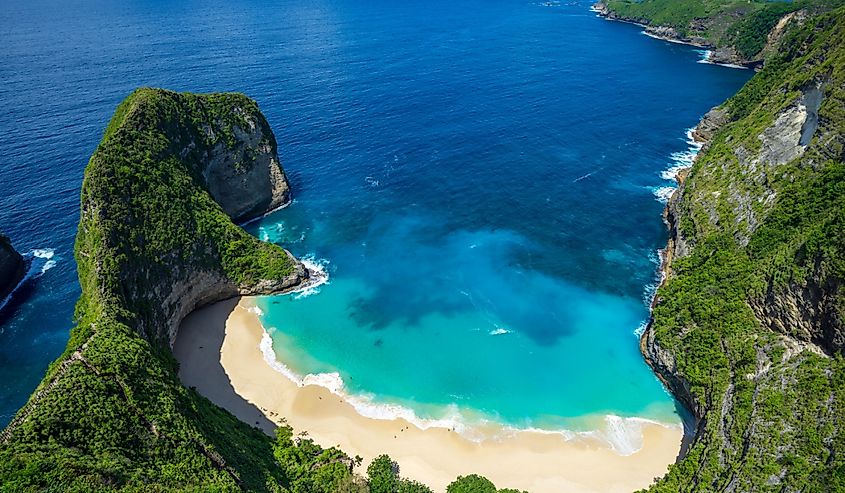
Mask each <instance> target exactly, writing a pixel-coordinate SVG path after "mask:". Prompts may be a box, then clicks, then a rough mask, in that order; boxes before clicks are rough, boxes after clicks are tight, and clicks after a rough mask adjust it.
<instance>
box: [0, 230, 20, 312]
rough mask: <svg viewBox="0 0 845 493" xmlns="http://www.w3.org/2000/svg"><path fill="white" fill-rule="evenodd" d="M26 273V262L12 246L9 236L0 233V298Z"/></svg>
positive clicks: (7, 293) (10, 290)
mask: <svg viewBox="0 0 845 493" xmlns="http://www.w3.org/2000/svg"><path fill="white" fill-rule="evenodd" d="M25 274H26V262H25V261H24V259H23V257H22V256H21V254H20V253H18V252H17V251H16V250H15V249H14V247H13V246H12V242H11V241H9V238H8V237H7V236H6V235H4V234H3V233H0V300H3V299H5V298H6V296H8V295H9V293H11V292H12V290H13V289H15V286H17V285H18V283H19V282H21V279H23V276H24V275H25Z"/></svg>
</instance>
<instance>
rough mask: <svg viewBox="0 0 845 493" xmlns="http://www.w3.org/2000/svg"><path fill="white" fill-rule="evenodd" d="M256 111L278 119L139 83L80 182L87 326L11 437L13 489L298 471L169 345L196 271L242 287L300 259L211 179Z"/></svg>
mask: <svg viewBox="0 0 845 493" xmlns="http://www.w3.org/2000/svg"><path fill="white" fill-rule="evenodd" d="M235 108H238V109H240V110H241V111H240V112H239V113H238V112H235V111H234V110H235ZM244 115H252V117H253V118H255V120H256V121H258V122H259V123H260V124H262V125H266V121H265V120H264V118H263V117H262V116H260V113H259V112H258V108H257V106H256V105H255V103H254V102H253V101H252V100H250V99H248V98H246V97H245V96H242V95H237V94H220V95H207V96H198V95H190V94H176V93H172V92H168V91H161V90H153V89H140V90H138V91H135V92H134V93H133V94H132V95H130V96H129V97H128V98H127V99H126V100H125V101H124V102H123V103H122V104H121V105H120V106H119V107H118V109H117V112H116V113H115V116H114V118H113V119H112V121H111V123H110V124H109V126H108V128H107V130H106V132H105V135H104V137H103V141H102V142H101V143H100V145H99V147H98V148H97V150H96V152H95V153H94V155H93V156H92V157H91V161H90V162H89V164H88V167H87V168H86V172H85V179H84V183H83V187H82V194H81V198H82V200H81V207H82V211H81V218H80V224H79V232H78V235H77V242H76V260H77V264H78V270H79V280H80V284H81V287H82V295H81V297H80V299H79V301H78V303H77V308H76V324H77V325H76V327H75V328H74V329H73V330H72V332H71V337H70V341H69V343H68V346H67V349H66V350H65V352H64V354H63V355H62V356H61V357H60V358H59V359H58V360H57V361H56V362H55V363H53V364H52V365H51V366H50V368H49V369H48V371H47V375H46V376H45V378H44V380H43V381H42V383H41V384H40V385H39V387H38V389H37V390H36V392H35V394H33V396H32V397H31V398H30V401H29V403H28V404H27V405H26V406H25V407H24V408H23V409H21V410H20V411H19V413H18V415H17V416H16V418H15V419H14V420H13V421H12V423H11V424H10V426H9V427H8V428H7V429H6V430H5V432H4V434H3V436H2V437H1V438H2V442H0V484H2V487H0V490H3V491H41V490H49V489H50V488H56V487H57V486H56V485H61V488H60V489H61V490H63V491H100V490H114V489H123V490H126V491H162V490H183V491H227V490H236V489H239V488H241V487H245V488H248V489H256V490H265V489H269V488H270V487H271V486H273V485H285V484H286V483H285V477H284V476H283V474H282V471H281V469H280V468H279V467H278V465H277V464H276V462H275V460H274V456H273V450H272V442H271V441H270V440H269V438H268V437H266V436H265V435H264V434H263V433H261V432H260V431H258V430H257V429H254V428H252V427H250V426H247V425H246V424H244V423H241V422H239V421H238V420H236V419H235V418H234V417H233V416H231V415H230V414H229V413H227V412H225V411H223V410H221V409H219V408H217V407H216V406H214V405H212V404H211V403H210V402H208V401H207V400H206V399H204V398H203V397H201V396H199V395H198V394H197V393H196V392H194V391H192V390H189V389H186V388H184V387H183V386H182V385H181V383H180V382H179V380H178V378H177V376H176V369H177V368H176V362H175V360H174V359H173V357H172V356H171V354H170V350H169V346H168V342H169V336H168V330H169V327H168V316H169V315H170V314H171V313H172V310H175V309H176V307H175V306H169V305H167V303H168V302H167V301H166V296H167V294H168V293H169V291H170V289H171V287H172V286H173V285H175V284H177V283H179V282H182V281H183V278H184V277H185V276H187V275H188V274H189V273H190V272H196V271H198V270H202V271H204V272H208V273H211V274H213V275H215V276H217V277H218V278H219V279H220V282H221V283H224V282H225V280H227V279H228V280H229V281H228V282H229V283H230V284H231V285H232V286H233V287H232V289H235V288H236V287H237V286H249V285H251V284H254V283H256V282H258V281H259V280H262V279H279V278H280V277H283V276H285V275H287V274H289V273H290V272H292V269H293V266H294V264H293V262H292V260H291V258H290V257H289V256H288V255H287V254H286V253H285V252H284V251H283V250H282V249H280V248H278V247H276V246H273V245H269V244H265V243H262V242H259V241H258V240H256V239H254V238H252V237H251V236H249V235H248V234H247V233H246V232H244V231H243V230H241V229H240V228H238V227H237V226H235V225H234V224H232V222H231V220H230V219H229V217H228V216H226V214H225V213H224V212H223V211H222V210H221V208H220V207H219V206H218V205H217V204H216V203H215V202H214V200H213V199H212V197H211V196H210V195H209V193H208V192H207V190H206V189H205V184H204V182H203V179H202V165H203V163H202V162H201V156H202V153H203V152H204V151H206V150H207V149H209V148H210V147H211V146H214V145H216V144H218V143H219V142H221V141H223V142H227V145H231V143H233V140H232V139H233V135H234V134H233V132H232V127H233V126H234V125H242V126H244V128H246V127H245V125H246V123H245V122H244V120H243V118H244ZM208 130H211V131H208ZM186 149H187V150H186ZM169 312H170V313H169Z"/></svg>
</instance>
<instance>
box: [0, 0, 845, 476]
mask: <svg viewBox="0 0 845 493" xmlns="http://www.w3.org/2000/svg"><path fill="white" fill-rule="evenodd" d="M831 5H833V3H828V4H827V7H830V6H831ZM816 7H818V4H816V3H811V1H810V0H806V1H800V2H795V3H793V4H789V5H788V6H787V5H784V4H779V3H771V4H769V3H765V2H759V1H751V2H733V1H723V0H709V1H708V0H699V1H693V0H642V2H637V3H634V2H625V1H622V0H611V1H610V6H609V8H611V9H613V10H614V11H617V12H626V14H625V15H626V16H629V18H636V19H640V20H646V21H648V22H651V23H660V24H663V25H670V26H675V27H677V28H678V29H679V30H682V31H684V32H687V33H691V32H693V31H695V32H697V33H704V34H705V35H707V36H709V37H708V39H719V40H720V41H719V42H720V43H727V42H732V43H736V47H737V49H738V50H739V51H740V52H742V53H744V54H745V53H751V52H752V51H754V50H757V51H759V50H760V48H759V47H760V46H762V45H761V44H760V39H761V36H762V35H763V34H766V33H768V31H770V30H771V26H772V25H774V23H776V22H777V21H778V19H780V18H782V15H783V14H784V13H786V12H788V11H790V9H796V8H802V9H808V10H812V9H813V8H816ZM818 8H821V7H818ZM617 9H618V10H617ZM727 18H732V19H734V21H731V22H722V23H721V24H719V22H721V21H718V22H717V20H718V19H727ZM713 36H724V37H723V38H714V37H713ZM816 89H818V90H820V91H821V92H822V94H823V99H822V102H821V106H820V108H819V111H818V113H819V114H818V116H819V118H818V128H817V129H816V130H815V132H814V134H813V135H812V139H811V140H810V141H809V145H808V146H807V147H806V149H802V150H801V151H802V152H800V153H799V154H798V155H796V156H794V157H792V158H790V159H787V160H785V161H783V162H770V161H766V160H765V159H763V158H761V157H760V156H763V155H764V154H765V153H766V152H770V151H771V147H772V145H771V144H766V145H764V143H763V141H762V140H761V136H764V135H766V132H769V131H771V129H773V128H777V125H780V124H781V123H778V122H780V121H781V119H782V118H781V117H783V116H784V115H787V114H788V113H789V112H791V111H793V110H795V108H797V107H799V106H801V105H805V106H806V105H807V104H808V103H807V101H806V98H808V97H809V96H808V95H812V93H813V91H815V90H816ZM799 102H800V103H801V104H799ZM724 109H725V110H726V111H727V114H728V115H730V119H731V121H730V123H728V124H727V125H726V126H725V127H723V128H722V129H721V130H719V131H718V132H717V133H716V135H715V136H714V138H713V140H712V141H711V143H710V144H709V146H708V147H707V149H706V150H704V151H702V153H701V155H700V157H699V159H697V161H696V163H695V165H694V167H693V169H692V170H691V171H690V174H689V177H688V178H687V180H686V182H685V184H684V187H683V192H682V194H681V197H680V199H679V201H677V203H674V202H673V204H672V207H673V217H674V218H676V224H675V227H676V229H677V232H678V233H679V234H680V235H681V237H682V238H683V239H684V240H685V241H686V242H687V244H688V246H689V252H688V254H687V255H685V256H683V257H678V258H675V259H673V261H672V265H671V268H672V276H671V277H670V278H669V279H668V281H667V282H666V283H665V284H664V285H663V286H661V288H660V289H659V290H658V293H657V298H656V300H657V302H656V305H655V308H654V313H653V322H652V324H651V326H650V328H649V335H650V336H651V337H653V341H652V342H653V347H651V348H650V349H652V350H655V349H656V350H655V351H653V352H652V353H650V354H652V356H654V355H656V357H658V358H660V361H657V362H656V363H657V364H658V367H659V368H660V371H661V374H662V376H663V377H665V378H666V379H667V380H668V381H669V382H670V383H671V384H672V385H673V388H674V390H675V391H677V392H678V393H679V394H680V395H681V396H682V397H684V398H686V399H688V401H689V402H690V403H691V404H692V405H693V407H694V409H695V410H696V412H697V414H698V415H699V418H700V420H699V422H698V430H697V436H696V439H695V440H694V442H693V443H692V444H691V446H690V449H689V451H688V453H687V455H686V456H685V457H684V458H683V459H682V460H681V461H680V462H678V463H677V464H675V465H673V466H671V468H670V470H669V473H668V474H667V475H666V476H665V477H663V478H660V479H658V480H657V481H656V483H655V484H654V485H653V487H652V488H651V491H654V492H667V493H668V492H672V493H675V492H710V491H778V492H780V491H803V492H836V491H845V430H843V429H842V426H843V423H845V357H843V354H845V343H843V342H842V341H843V340H845V327H843V320H845V288H843V279H845V8H840V9H838V10H835V11H833V12H830V13H828V14H825V15H821V16H819V17H817V18H814V19H813V20H810V21H807V22H805V23H804V24H803V25H801V26H796V27H793V28H792V29H791V30H790V32H789V33H788V34H787V35H786V36H785V37H784V38H783V39H782V41H781V42H780V44H779V49H778V50H776V51H775V52H773V53H772V55H771V56H770V58H768V59H767V62H766V66H765V68H764V69H763V70H762V71H761V72H760V73H759V74H757V76H755V77H754V78H753V79H752V80H751V81H750V82H749V83H748V84H747V85H746V86H745V87H744V88H743V89H742V90H741V91H740V92H739V93H738V94H737V95H736V96H734V97H733V98H731V99H730V100H729V101H728V102H727V103H725V105H724ZM247 118H249V119H250V120H249V121H252V122H257V124H258V125H261V126H266V132H264V134H265V135H272V134H271V133H270V132H269V126H267V123H266V121H265V120H264V118H263V116H261V115H260V112H259V111H258V107H257V106H256V104H255V103H254V102H253V101H251V100H250V99H248V98H246V97H245V96H242V95H236V94H217V95H191V94H177V93H172V92H168V91H162V90H154V89H141V90H138V91H136V92H134V93H133V94H132V95H130V96H129V97H128V98H127V99H126V100H125V101H124V102H123V103H122V104H121V105H120V106H119V107H118V108H117V111H116V113H115V116H114V118H113V119H112V121H111V123H110V124H109V126H108V128H107V129H106V131H105V134H104V137H103V141H102V142H101V144H100V146H99V147H98V148H97V150H96V152H95V153H94V155H93V156H92V158H91V161H90V162H89V165H88V168H87V169H86V173H85V180H84V183H83V187H82V194H81V218H80V224H79V231H78V235H77V242H76V252H75V253H76V260H77V264H78V268H79V280H80V284H81V287H82V295H81V297H80V299H79V302H78V304H77V309H76V320H75V322H76V327H74V329H73V330H72V332H71V337H70V341H69V343H68V347H67V349H66V351H65V352H64V354H63V355H62V356H61V357H60V358H59V359H58V360H57V361H56V362H54V363H53V364H52V365H51V366H50V368H49V369H48V371H47V374H46V376H45V378H44V380H43V381H42V383H41V384H40V385H39V387H38V388H37V389H36V392H35V393H34V394H33V395H32V397H31V398H30V400H29V402H28V403H27V405H26V406H25V407H24V408H22V409H21V410H20V411H19V413H18V414H17V416H16V417H15V419H14V420H13V421H12V423H11V424H10V425H9V427H8V428H7V429H6V430H5V431H4V432H3V433H2V434H0V491H3V492H18V491H70V492H97V491H115V490H119V491H125V492H150V491H152V492H157V491H185V492H200V491H201V492H208V491H210V492H223V491H240V490H248V491H270V492H290V493H311V492H315V493H322V492H326V493H328V492H335V491H339V492H350V493H352V492H361V493H365V492H373V493H392V492H395V493H430V490H429V489H428V488H427V487H426V486H424V485H422V484H420V483H417V482H414V481H409V480H407V479H403V478H401V477H400V475H399V466H398V465H397V464H396V463H395V462H393V461H392V460H391V459H390V457H388V456H380V457H379V458H377V459H376V460H375V461H374V462H373V463H372V464H370V466H369V467H368V469H367V478H366V479H365V478H362V477H360V476H358V475H356V474H355V473H354V472H353V469H354V466H356V465H358V464H360V462H361V460H360V459H359V458H350V457H348V456H347V455H346V454H344V453H343V452H342V451H340V450H337V449H335V448H329V449H323V448H321V447H320V446H318V445H316V444H315V443H314V442H313V441H312V440H310V439H308V438H307V437H305V436H298V437H295V436H293V433H292V430H291V428H290V427H288V426H282V427H280V428H279V429H278V430H277V431H276V437H275V440H273V439H271V438H270V437H268V436H266V435H265V434H263V433H262V432H261V431H260V430H258V429H256V428H253V427H251V426H249V425H247V424H245V423H242V422H240V421H238V420H237V419H236V418H235V417H234V416H232V415H231V414H229V413H228V412H226V411H224V410H222V409H220V408H218V407H216V406H214V405H213V404H211V403H210V402H209V401H208V400H206V399H205V398H203V397H202V396H200V395H199V394H197V393H196V392H195V391H193V390H190V389H186V388H185V387H183V386H182V385H181V383H180V382H179V380H178V378H177V363H176V361H175V360H174V359H173V357H172V355H171V354H170V348H169V338H170V329H171V327H170V325H171V323H172V322H173V321H174V316H175V314H176V313H177V312H178V310H179V309H180V308H181V307H180V306H179V304H178V302H177V301H178V300H177V301H174V300H172V299H170V294H171V292H172V291H173V289H174V286H179V285H184V284H185V283H188V282H191V281H193V280H194V279H196V278H197V275H198V274H201V275H202V276H205V277H207V278H209V279H212V280H211V281H208V283H209V285H210V286H215V287H217V288H219V289H221V290H222V291H221V293H222V294H221V293H218V295H219V296H223V295H225V294H226V293H236V292H237V291H238V289H256V287H257V286H259V285H266V284H267V283H272V282H280V281H281V280H282V279H285V278H289V277H290V275H291V274H292V273H294V270H295V267H296V266H295V263H294V261H293V260H292V259H291V257H290V256H289V255H287V253H286V252H284V250H282V249H280V248H278V247H276V246H274V245H270V244H266V243H263V242H260V241H258V240H257V239H255V238H253V237H251V236H249V235H248V234H246V233H245V232H244V231H243V230H241V229H240V228H239V227H237V226H235V225H234V224H233V223H232V221H231V219H230V218H229V217H228V216H227V215H226V213H225V212H224V211H223V210H222V208H221V207H220V206H219V205H218V204H217V203H216V202H215V200H214V198H213V197H212V196H211V194H210V193H209V191H208V189H207V185H206V183H205V181H204V174H203V172H204V169H203V167H204V165H205V163H204V158H203V157H204V156H206V155H207V153H208V151H209V149H212V148H216V147H219V146H223V147H225V148H233V147H234V146H237V145H239V142H238V138H237V135H238V132H236V131H235V128H236V127H239V128H241V129H243V128H246V127H247V126H249V121H247ZM273 145H275V144H274V143H273ZM235 166H236V167H245V166H249V164H248V163H237V164H236V165H235ZM0 241H3V238H2V237H0ZM503 460H507V459H506V458H503ZM447 491H448V493H518V492H516V491H515V490H497V489H496V487H495V486H494V485H493V483H492V482H490V481H489V480H486V479H485V478H482V477H480V476H477V475H469V476H463V477H460V478H458V479H457V480H456V481H455V482H453V483H452V484H451V485H449V487H448V490H447Z"/></svg>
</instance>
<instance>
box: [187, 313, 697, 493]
mask: <svg viewBox="0 0 845 493" xmlns="http://www.w3.org/2000/svg"><path fill="white" fill-rule="evenodd" d="M253 306H254V305H253V304H252V301H251V299H250V298H240V299H238V298H236V299H231V300H227V301H223V302H219V303H215V304H213V305H210V306H208V307H205V308H202V309H200V310H197V311H195V312H194V313H192V314H191V315H190V316H189V317H187V318H186V319H185V320H184V321H183V323H182V327H181V329H180V331H179V333H178V336H177V340H176V344H175V345H174V348H173V352H174V356H175V357H176V359H177V361H179V364H180V371H179V377H180V379H181V380H182V382H183V383H184V384H185V385H186V386H189V387H194V388H196V390H197V391H198V392H199V393H200V394H202V395H204V396H206V397H207V398H209V399H210V400H211V401H212V402H214V403H215V404H217V405H219V406H221V407H223V408H225V409H227V410H229V411H230V412H232V414H234V415H235V416H236V417H238V418H239V419H241V420H242V421H244V422H247V423H250V424H253V425H254V426H257V427H259V428H261V429H262V430H263V431H265V432H267V433H272V431H273V429H274V428H275V427H276V426H277V425H278V424H279V423H281V422H283V421H286V422H287V423H288V424H289V425H291V426H292V427H293V429H294V431H295V432H296V433H300V432H303V431H306V432H307V433H308V435H309V436H310V437H311V438H313V439H314V440H315V441H316V442H317V443H318V444H320V445H322V446H326V447H328V446H338V447H339V448H341V449H342V450H344V452H346V453H347V454H349V455H350V456H353V457H354V456H356V455H359V456H361V457H363V458H364V462H363V465H362V466H361V469H360V470H359V472H362V473H363V472H364V471H365V470H366V466H367V464H368V463H369V461H371V460H372V459H374V458H375V457H376V456H378V455H379V454H382V453H387V454H389V455H390V456H391V458H393V459H394V460H396V461H397V462H398V463H399V465H400V467H401V469H400V473H401V475H402V476H404V477H409V478H411V479H416V480H418V481H422V482H424V483H426V484H428V485H429V486H431V487H432V488H433V489H434V490H435V491H444V490H445V487H446V485H448V484H449V483H450V482H452V481H453V480H454V479H455V478H456V477H457V476H459V475H466V474H471V473H478V474H482V475H484V476H486V477H488V478H490V479H491V480H492V481H494V482H495V483H496V484H497V485H499V487H515V488H520V489H529V490H530V491H532V493H545V492H549V493H552V492H555V493H556V492H560V491H568V492H573V493H577V492H584V493H593V492H595V493H598V492H616V491H618V492H630V491H633V490H636V489H639V488H644V487H646V486H648V485H649V484H651V482H652V480H653V479H654V478H655V477H659V476H662V475H664V474H665V473H666V470H667V468H668V466H669V464H672V463H674V462H675V460H676V458H677V455H678V450H679V448H680V445H681V442H682V436H683V431H682V430H681V428H680V427H674V426H665V425H661V424H656V423H649V422H644V423H643V424H642V427H641V430H642V434H643V446H642V448H641V449H640V450H638V451H636V452H634V453H632V454H630V455H620V454H619V453H617V452H615V451H614V450H613V449H612V447H611V446H610V444H609V443H608V442H605V441H603V440H600V439H598V438H594V437H589V436H581V435H579V436H575V437H571V438H569V439H567V438H564V437H563V436H562V435H561V434H560V433H548V432H545V433H544V432H538V431H530V430H521V431H513V430H506V429H505V428H504V427H502V429H501V430H499V431H500V432H505V433H498V434H496V435H497V438H486V439H482V440H479V441H474V440H470V439H468V438H465V437H464V436H461V435H460V434H458V433H457V432H455V431H454V430H451V429H448V428H444V427H437V426H433V427H429V428H426V429H422V428H420V427H418V426H417V425H415V424H413V423H412V422H410V421H408V420H406V419H403V418H396V419H392V420H391V419H373V418H368V417H365V416H363V415H361V414H360V413H359V412H358V411H357V410H356V409H355V407H354V406H353V405H352V404H351V403H350V402H348V401H346V400H345V399H343V398H342V397H341V396H339V395H338V394H336V393H333V392H332V391H331V390H329V389H328V388H326V387H322V386H318V385H311V384H307V383H305V384H304V385H300V384H299V383H297V382H295V381H293V380H291V379H290V378H288V377H287V376H285V375H283V374H282V373H280V372H279V371H278V370H277V369H274V368H273V367H271V366H270V364H269V363H268V362H267V360H266V359H265V355H264V353H263V352H262V350H261V348H260V345H261V341H262V338H264V337H265V331H264V328H263V327H262V326H261V322H260V320H259V317H258V315H257V313H256V311H255V310H254V309H253ZM502 458H507V460H504V461H503V460H502Z"/></svg>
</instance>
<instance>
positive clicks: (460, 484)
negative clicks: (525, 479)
mask: <svg viewBox="0 0 845 493" xmlns="http://www.w3.org/2000/svg"><path fill="white" fill-rule="evenodd" d="M446 493H524V492H520V491H519V490H514V489H510V488H507V489H502V490H497V489H496V485H494V484H493V482H492V481H490V480H489V479H487V478H485V477H483V476H479V475H477V474H470V475H469V476H459V477H458V479H456V480H455V481H453V482H452V484H450V485H449V486H447V487H446Z"/></svg>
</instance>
